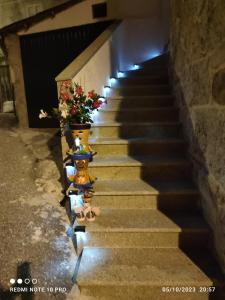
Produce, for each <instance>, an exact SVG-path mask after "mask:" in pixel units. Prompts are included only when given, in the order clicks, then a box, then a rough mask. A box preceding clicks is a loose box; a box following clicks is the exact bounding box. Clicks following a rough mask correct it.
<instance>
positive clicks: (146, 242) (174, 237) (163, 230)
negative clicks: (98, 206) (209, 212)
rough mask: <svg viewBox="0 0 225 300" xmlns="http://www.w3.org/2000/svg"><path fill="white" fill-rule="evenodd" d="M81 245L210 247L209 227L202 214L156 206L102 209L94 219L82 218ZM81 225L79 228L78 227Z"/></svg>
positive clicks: (79, 244)
mask: <svg viewBox="0 0 225 300" xmlns="http://www.w3.org/2000/svg"><path fill="white" fill-rule="evenodd" d="M78 224H79V225H82V226H85V232H82V233H81V232H78V233H77V236H76V237H77V249H78V252H80V251H81V250H82V249H83V247H85V246H90V247H119V248H126V247H134V248H135V247H137V248H143V247H185V248H190V247H200V246H202V245H204V246H206V247H207V243H208V240H209V233H210V231H209V228H208V226H207V224H206V223H205V221H204V220H203V219H202V218H201V217H200V215H198V214H194V213H192V214H191V215H189V214H187V213H174V212H167V213H165V212H164V213H163V212H161V211H159V210H155V209H102V210H101V215H100V216H98V217H97V218H96V219H95V221H94V222H87V221H83V222H79V223H78ZM76 230H77V229H75V231H76Z"/></svg>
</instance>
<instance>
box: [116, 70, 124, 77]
mask: <svg viewBox="0 0 225 300" xmlns="http://www.w3.org/2000/svg"><path fill="white" fill-rule="evenodd" d="M117 77H118V78H123V77H125V74H124V73H123V72H120V71H119V72H117Z"/></svg>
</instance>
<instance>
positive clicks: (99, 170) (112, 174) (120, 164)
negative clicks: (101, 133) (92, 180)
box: [89, 155, 191, 180]
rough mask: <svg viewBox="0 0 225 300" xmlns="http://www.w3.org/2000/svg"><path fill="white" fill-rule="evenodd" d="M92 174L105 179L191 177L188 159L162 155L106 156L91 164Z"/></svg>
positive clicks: (97, 158)
mask: <svg viewBox="0 0 225 300" xmlns="http://www.w3.org/2000/svg"><path fill="white" fill-rule="evenodd" d="M89 169H90V175H91V176H93V177H97V178H100V179H102V180H105V179H112V180H115V179H127V180H130V179H139V178H142V179H157V180H160V179H161V180H164V179H165V180H166V179H167V180H168V179H179V178H180V179H189V178H190V175H191V166H190V163H189V162H188V160H186V159H183V158H179V157H178V158H177V157H170V156H169V157H165V156H163V157H161V156H153V155H152V156H134V157H130V156H125V155H124V156H119V155H116V156H112V155H109V156H104V157H97V156H96V158H95V159H94V161H93V162H92V163H90V164H89Z"/></svg>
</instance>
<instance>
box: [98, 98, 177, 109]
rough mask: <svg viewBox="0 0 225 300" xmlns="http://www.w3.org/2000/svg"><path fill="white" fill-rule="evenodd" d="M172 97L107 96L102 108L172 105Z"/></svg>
mask: <svg viewBox="0 0 225 300" xmlns="http://www.w3.org/2000/svg"><path fill="white" fill-rule="evenodd" d="M173 102H174V98H173V97H172V96H166V95H163V96H128V97H123V96H117V97H113V98H112V97H107V104H106V105H104V109H115V110H116V109H123V108H127V107H130V108H142V107H143V108H149V107H166V106H167V107H168V106H172V105H173Z"/></svg>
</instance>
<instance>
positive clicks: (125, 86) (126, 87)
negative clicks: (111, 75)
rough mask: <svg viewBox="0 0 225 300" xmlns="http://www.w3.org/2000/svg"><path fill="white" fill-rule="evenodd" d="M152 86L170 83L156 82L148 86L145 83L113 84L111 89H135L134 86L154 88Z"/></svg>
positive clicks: (166, 85)
mask: <svg viewBox="0 0 225 300" xmlns="http://www.w3.org/2000/svg"><path fill="white" fill-rule="evenodd" d="M152 87H154V88H155V87H157V88H158V87H159V88H160V87H170V85H169V84H168V83H154V84H152V83H151V84H148V85H147V86H146V85H144V84H132V85H123V86H112V87H111V89H129V88H130V89H133V88H140V89H141V88H152Z"/></svg>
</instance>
